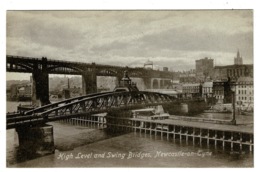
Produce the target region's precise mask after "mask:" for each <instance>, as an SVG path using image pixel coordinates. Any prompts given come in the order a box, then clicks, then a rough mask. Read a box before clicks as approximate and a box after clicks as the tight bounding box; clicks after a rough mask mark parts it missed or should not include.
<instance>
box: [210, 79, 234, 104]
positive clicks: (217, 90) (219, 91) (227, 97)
mask: <svg viewBox="0 0 260 172" xmlns="http://www.w3.org/2000/svg"><path fill="white" fill-rule="evenodd" d="M231 86H232V83H231V82H230V80H218V81H214V82H213V88H212V92H213V97H215V98H216V100H217V103H222V104H223V103H232V90H231Z"/></svg>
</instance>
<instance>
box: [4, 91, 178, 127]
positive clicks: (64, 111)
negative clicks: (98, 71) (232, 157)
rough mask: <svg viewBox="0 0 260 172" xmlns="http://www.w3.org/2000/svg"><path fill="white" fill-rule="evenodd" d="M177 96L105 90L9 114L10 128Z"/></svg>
mask: <svg viewBox="0 0 260 172" xmlns="http://www.w3.org/2000/svg"><path fill="white" fill-rule="evenodd" d="M177 101H178V100H177V99H176V98H174V97H171V96H169V95H166V94H161V93H156V92H145V91H136V92H105V93H96V94H89V95H87V96H81V97H77V98H72V99H68V100H64V101H61V102H57V103H54V104H49V105H45V106H42V107H39V108H36V109H33V110H30V111H27V112H25V113H24V114H16V115H7V129H11V128H18V127H26V126H37V125H39V126H40V125H43V124H45V123H47V122H50V121H57V120H61V119H69V118H75V117H80V116H86V115H92V114H97V113H102V112H113V111H114V110H122V111H125V110H132V109H140V108H144V107H147V106H156V105H164V104H169V103H173V102H177Z"/></svg>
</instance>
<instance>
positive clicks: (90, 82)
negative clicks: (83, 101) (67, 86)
mask: <svg viewBox="0 0 260 172" xmlns="http://www.w3.org/2000/svg"><path fill="white" fill-rule="evenodd" d="M96 92H97V75H96V65H95V63H92V69H91V70H90V71H86V72H85V73H84V74H82V93H83V95H87V94H90V93H96Z"/></svg>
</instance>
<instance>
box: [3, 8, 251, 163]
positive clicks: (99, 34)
mask: <svg viewBox="0 0 260 172" xmlns="http://www.w3.org/2000/svg"><path fill="white" fill-rule="evenodd" d="M253 16H254V10H253V9H237V10H236V9H235V10H234V9H226V10H224V9H215V10H213V9H201V10H199V9H196V10H188V9H187V10H11V9H10V10H6V57H5V58H6V88H5V92H6V97H5V100H6V114H5V115H6V131H4V132H6V140H5V142H6V168H57V167H59V168H61V167H62V168H71V167H73V168H78V167H84V168H90V167H91V168H93V167H115V168H117V167H124V168H125V167H161V168H162V167H170V168H187V167H188V168H209V167H210V168H220V167H221V168H233V167H236V168H253V167H254V44H253V41H254V36H253V35H254V28H253V26H254V18H253Z"/></svg>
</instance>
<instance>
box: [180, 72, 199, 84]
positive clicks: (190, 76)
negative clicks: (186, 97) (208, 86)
mask: <svg viewBox="0 0 260 172" xmlns="http://www.w3.org/2000/svg"><path fill="white" fill-rule="evenodd" d="M179 81H180V83H196V81H197V79H196V73H195V71H194V70H190V71H185V72H182V73H180V74H179Z"/></svg>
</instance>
